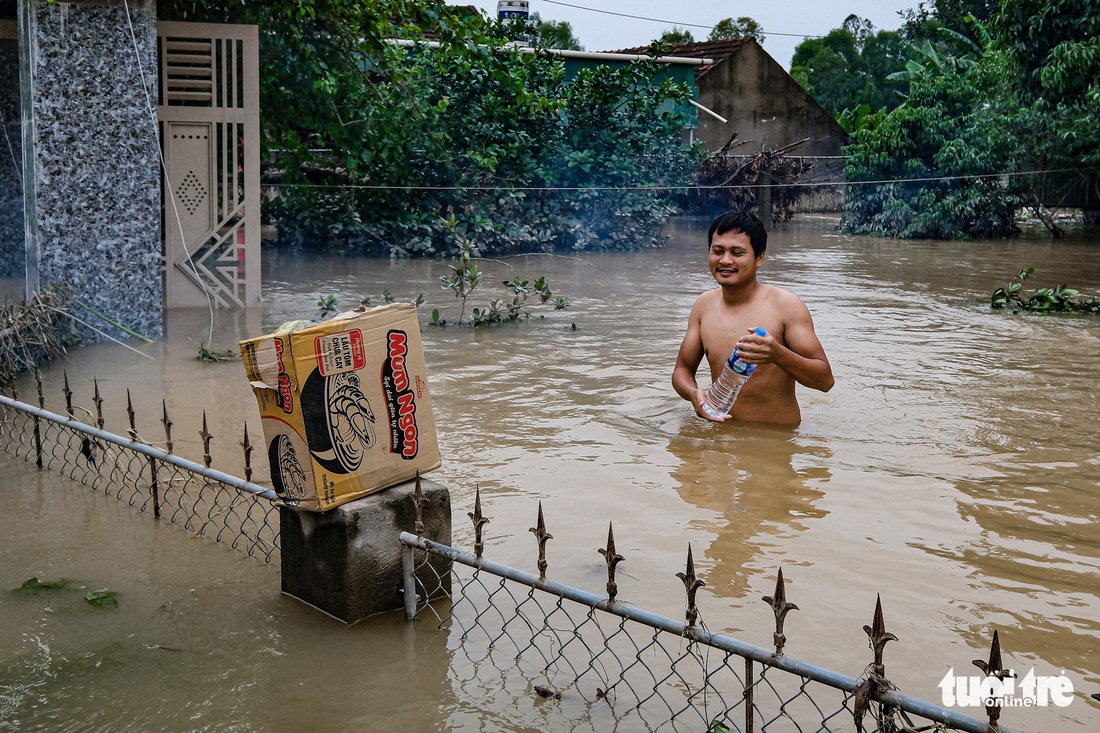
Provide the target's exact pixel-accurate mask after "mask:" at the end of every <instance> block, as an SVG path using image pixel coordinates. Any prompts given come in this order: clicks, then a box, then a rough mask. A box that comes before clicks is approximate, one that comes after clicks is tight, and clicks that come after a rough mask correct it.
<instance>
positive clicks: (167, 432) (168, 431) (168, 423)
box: [160, 399, 172, 453]
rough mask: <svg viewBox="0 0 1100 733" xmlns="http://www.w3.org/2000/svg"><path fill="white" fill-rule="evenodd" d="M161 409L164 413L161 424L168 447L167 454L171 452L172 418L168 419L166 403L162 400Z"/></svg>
mask: <svg viewBox="0 0 1100 733" xmlns="http://www.w3.org/2000/svg"><path fill="white" fill-rule="evenodd" d="M160 406H161V409H162V410H163V412H164V417H162V418H161V420H160V421H161V423H162V424H163V425H164V440H165V442H166V445H167V447H168V452H169V453H171V452H172V418H170V417H168V402H167V401H166V400H164V399H161V401H160Z"/></svg>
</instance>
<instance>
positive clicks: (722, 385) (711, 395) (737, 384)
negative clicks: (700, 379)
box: [703, 328, 768, 418]
mask: <svg viewBox="0 0 1100 733" xmlns="http://www.w3.org/2000/svg"><path fill="white" fill-rule="evenodd" d="M767 333H768V332H767V331H765V330H764V329H762V328H757V329H756V335H757V336H766V335H767ZM754 371H756V365H755V364H746V363H745V362H743V361H741V360H740V359H738V358H737V349H734V350H733V353H732V354H730V358H729V359H727V360H726V365H725V366H724V367H722V373H721V374H720V375H719V376H718V379H717V380H716V381H715V382H714V384H712V385H710V389H708V390H707V396H706V398H705V399H704V401H703V412H705V413H707V414H708V415H710V416H711V417H713V418H722V417H725V416H726V415H728V414H729V412H730V408H732V407H733V403H734V400H736V399H737V393H738V392H740V391H741V386H742V385H743V384H744V383H745V382H747V381H749V377H751V376H752V373H753V372H754Z"/></svg>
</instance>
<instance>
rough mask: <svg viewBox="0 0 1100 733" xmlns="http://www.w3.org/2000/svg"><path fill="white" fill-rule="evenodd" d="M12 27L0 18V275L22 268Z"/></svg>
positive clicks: (19, 155) (19, 152)
mask: <svg viewBox="0 0 1100 733" xmlns="http://www.w3.org/2000/svg"><path fill="white" fill-rule="evenodd" d="M15 27H16V26H15V22H14V21H8V20H0V277H23V274H24V273H25V272H26V261H25V256H26V255H25V252H24V247H23V183H22V166H23V163H22V159H23V153H22V150H23V148H22V145H21V143H20V132H19V44H18V42H17V41H16V32H15Z"/></svg>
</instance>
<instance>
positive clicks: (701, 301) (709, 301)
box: [692, 288, 722, 313]
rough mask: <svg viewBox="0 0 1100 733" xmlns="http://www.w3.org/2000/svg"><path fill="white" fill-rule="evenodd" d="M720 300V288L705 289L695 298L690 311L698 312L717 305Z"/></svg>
mask: <svg viewBox="0 0 1100 733" xmlns="http://www.w3.org/2000/svg"><path fill="white" fill-rule="evenodd" d="M721 302H722V288H714V289H712V290H707V291H706V292H704V293H700V294H699V297H698V298H696V299H695V305H694V306H692V311H693V312H695V313H700V312H702V311H707V310H710V309H712V308H715V307H717V306H718V305H719V304H720V303H721Z"/></svg>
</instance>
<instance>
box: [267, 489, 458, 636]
mask: <svg viewBox="0 0 1100 733" xmlns="http://www.w3.org/2000/svg"><path fill="white" fill-rule="evenodd" d="M415 485H416V482H415V481H408V482H406V483H403V484H397V485H396V486H391V487H390V488H388V489H385V490H383V491H380V492H378V493H377V494H371V495H370V496H365V497H363V498H362V499H356V500H355V501H351V502H348V503H347V504H341V505H340V506H338V507H336V508H335V509H330V510H329V511H327V512H306V511H301V510H298V509H293V508H290V507H280V509H279V517H280V519H279V529H280V534H279V536H280V543H281V547H280V554H281V557H282V588H283V593H286V594H287V595H289V596H292V597H294V598H297V599H298V600H300V601H303V602H304V603H308V604H309V605H311V606H314V607H315V608H318V609H320V610H321V611H324V612H325V613H327V614H329V615H330V616H333V617H335V618H337V619H339V620H341V621H343V622H344V623H346V624H354V623H355V622H357V621H360V620H362V619H364V618H366V617H367V616H371V615H373V614H376V613H383V612H386V611H394V610H398V609H401V608H404V605H403V600H402V595H401V593H400V591H401V589H402V585H403V582H402V552H403V548H402V547H401V543H399V542H398V541H397V536H398V534H399V533H400V532H402V531H405V532H415V531H416V527H415V525H416V505H415V504H414V502H413V498H412V494H413V491H414V488H415ZM421 490H422V491H423V492H424V499H425V501H424V509H423V517H424V537H426V538H428V539H430V540H433V541H435V542H439V543H442V544H446V545H450V544H451V495H450V491H449V490H448V489H447V487H446V486H443V485H441V484H437V483H435V482H433V481H428V480H425V479H421ZM433 570H434V572H433ZM418 577H419V578H420V580H421V582H422V583H423V586H424V587H425V588H427V589H428V590H429V592H430V591H432V590H433V589H436V588H437V587H438V586H439V580H438V578H443V579H444V585H443V588H444V589H445V590H446V591H447V592H449V591H450V563H449V561H447V560H445V559H443V558H438V557H433V559H432V570H427V569H425V570H424V571H422V573H421V575H418ZM440 593H442V591H440Z"/></svg>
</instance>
